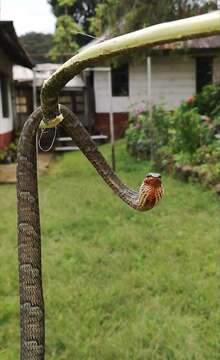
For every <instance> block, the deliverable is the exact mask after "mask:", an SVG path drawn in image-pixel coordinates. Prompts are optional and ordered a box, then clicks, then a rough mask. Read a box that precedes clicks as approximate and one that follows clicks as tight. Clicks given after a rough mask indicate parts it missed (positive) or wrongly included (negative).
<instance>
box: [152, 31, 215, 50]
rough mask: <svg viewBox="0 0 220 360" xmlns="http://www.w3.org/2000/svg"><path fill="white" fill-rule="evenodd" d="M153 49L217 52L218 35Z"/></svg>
mask: <svg viewBox="0 0 220 360" xmlns="http://www.w3.org/2000/svg"><path fill="white" fill-rule="evenodd" d="M154 49H155V50H156V49H160V50H186V51H195V50H199V51H201V50H206V51H207V50H210V51H212V50H217V49H218V50H219V49H220V35H214V36H208V37H202V38H198V39H191V40H185V41H176V42H173V43H167V44H163V45H158V46H155V47H154Z"/></svg>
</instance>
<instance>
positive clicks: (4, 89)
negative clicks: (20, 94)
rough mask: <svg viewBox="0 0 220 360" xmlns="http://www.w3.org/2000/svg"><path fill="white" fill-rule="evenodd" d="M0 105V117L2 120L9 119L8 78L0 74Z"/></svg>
mask: <svg viewBox="0 0 220 360" xmlns="http://www.w3.org/2000/svg"><path fill="white" fill-rule="evenodd" d="M0 97H1V101H0V105H1V115H2V118H3V119H9V118H10V91H9V76H8V75H6V74H3V73H0Z"/></svg>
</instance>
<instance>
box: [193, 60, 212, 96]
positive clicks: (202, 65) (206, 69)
mask: <svg viewBox="0 0 220 360" xmlns="http://www.w3.org/2000/svg"><path fill="white" fill-rule="evenodd" d="M212 75H213V58H210V57H201V58H197V59H196V92H197V93H198V92H200V91H201V90H202V88H203V86H205V85H208V84H212Z"/></svg>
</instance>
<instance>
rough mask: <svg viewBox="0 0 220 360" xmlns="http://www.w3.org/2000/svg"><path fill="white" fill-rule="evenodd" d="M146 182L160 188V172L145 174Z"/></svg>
mask: <svg viewBox="0 0 220 360" xmlns="http://www.w3.org/2000/svg"><path fill="white" fill-rule="evenodd" d="M144 184H145V185H149V186H152V187H154V188H158V187H160V186H161V175H160V174H158V173H148V174H146V175H145V178H144Z"/></svg>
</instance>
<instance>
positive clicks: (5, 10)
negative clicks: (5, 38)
mask: <svg viewBox="0 0 220 360" xmlns="http://www.w3.org/2000/svg"><path fill="white" fill-rule="evenodd" d="M0 4H1V14H0V19H1V20H12V21H13V22H14V27H15V30H16V33H17V34H18V35H23V34H25V33H27V32H30V31H36V32H43V33H53V32H54V28H55V21H56V18H55V16H54V15H53V14H52V11H51V8H50V6H49V5H48V3H47V0H0Z"/></svg>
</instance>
